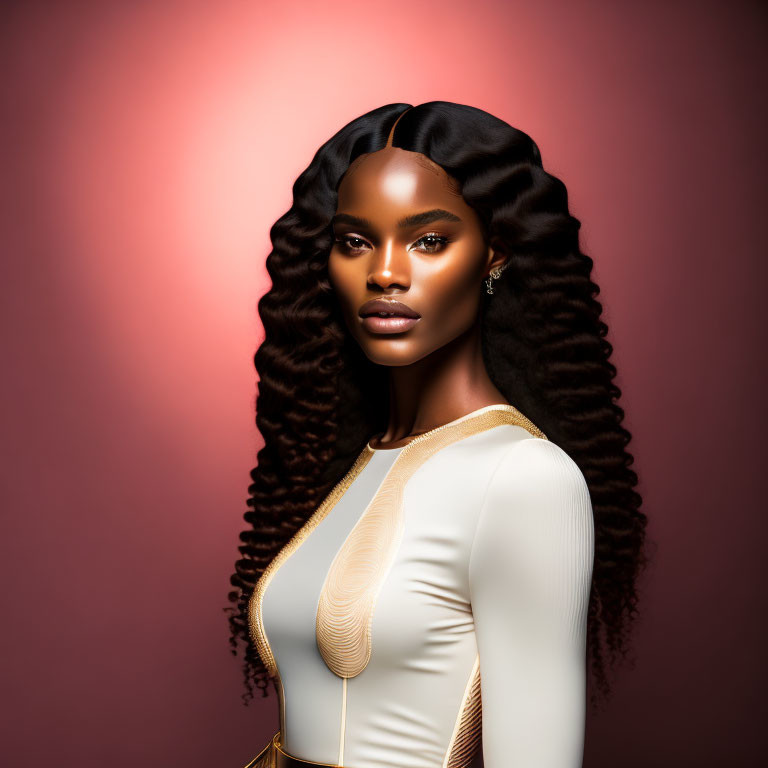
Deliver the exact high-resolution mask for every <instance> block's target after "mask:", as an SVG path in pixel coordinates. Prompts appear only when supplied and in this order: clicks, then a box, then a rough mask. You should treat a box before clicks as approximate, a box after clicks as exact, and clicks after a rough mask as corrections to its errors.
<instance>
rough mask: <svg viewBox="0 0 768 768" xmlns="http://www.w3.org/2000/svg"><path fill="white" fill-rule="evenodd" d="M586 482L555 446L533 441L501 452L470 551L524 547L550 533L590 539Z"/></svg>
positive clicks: (513, 444) (590, 517)
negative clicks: (499, 547) (500, 545)
mask: <svg viewBox="0 0 768 768" xmlns="http://www.w3.org/2000/svg"><path fill="white" fill-rule="evenodd" d="M593 526H594V523H593V512H592V504H591V499H590V494H589V488H588V486H587V482H586V480H585V478H584V475H583V474H582V472H581V470H580V469H579V466H578V465H577V464H576V462H575V461H574V460H573V459H572V458H571V457H570V456H569V455H568V454H567V453H566V451H564V450H563V449H562V448H561V447H560V446H558V445H557V444H555V443H553V442H551V441H549V440H545V439H542V438H538V437H529V438H526V439H523V440H516V441H515V442H513V443H512V444H510V445H508V447H507V448H506V449H505V450H504V451H503V453H502V454H501V456H500V458H499V459H498V461H497V463H496V465H495V467H494V469H493V472H492V474H491V476H490V479H489V481H488V484H487V487H486V490H485V494H484V497H483V502H482V506H481V509H480V513H479V518H478V522H477V526H476V532H475V539H474V543H473V551H474V552H475V554H476V550H478V549H480V550H483V551H486V550H487V549H488V548H489V547H490V548H493V547H495V546H497V545H498V544H499V543H501V542H505V543H507V544H508V543H509V542H510V541H513V542H517V543H518V544H520V546H530V545H531V543H532V540H533V539H541V540H547V539H548V538H550V537H551V536H552V534H553V532H554V531H556V530H559V531H566V530H567V531H569V532H574V533H578V534H579V536H581V537H582V538H590V539H591V538H592V536H593Z"/></svg>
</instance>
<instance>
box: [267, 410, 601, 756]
mask: <svg viewBox="0 0 768 768" xmlns="http://www.w3.org/2000/svg"><path fill="white" fill-rule="evenodd" d="M493 407H494V406H487V407H486V408H485V409H480V410H481V411H484V410H487V409H488V408H493ZM478 412H479V411H476V412H474V413H478ZM366 450H369V451H370V450H373V449H370V448H367V449H366ZM402 450H403V448H398V449H379V450H375V451H374V452H373V455H372V456H371V458H370V460H369V462H368V463H367V464H366V465H365V466H364V468H363V469H362V471H361V472H360V474H359V475H358V476H357V477H356V478H355V479H354V481H353V482H352V484H351V486H350V487H349V488H348V489H347V490H346V492H345V493H344V495H343V496H342V497H341V498H340V499H339V500H338V501H337V503H336V504H335V506H334V507H333V508H332V509H331V510H330V512H329V513H328V514H327V516H326V517H325V518H324V519H323V520H322V521H321V522H320V523H319V524H318V526H317V527H316V528H315V530H314V531H312V532H311V533H310V534H309V536H308V537H307V538H306V539H305V540H304V541H303V542H302V543H301V545H300V546H299V547H298V548H297V549H296V550H295V551H294V552H293V553H292V554H291V555H290V557H288V559H287V560H285V562H283V564H282V565H281V566H280V567H279V568H278V569H277V570H276V571H275V573H274V575H273V576H272V578H271V580H270V582H269V584H268V586H267V587H266V591H265V593H264V597H263V603H262V616H263V624H264V631H265V634H266V637H267V638H268V641H269V646H270V648H271V650H272V653H273V655H274V657H275V661H276V663H277V667H278V669H279V675H280V684H281V685H282V691H283V701H284V710H283V711H282V712H281V730H282V744H283V748H284V749H285V750H286V751H287V752H288V753H290V754H293V755H295V756H297V757H300V758H303V759H306V760H313V761H316V762H324V763H330V764H339V765H344V766H350V767H351V768H445V767H446V766H447V765H448V763H447V757H448V753H449V751H450V744H451V738H452V735H454V732H455V730H456V728H457V722H458V717H459V715H460V712H461V710H462V705H463V703H464V701H465V695H466V691H467V687H468V683H469V682H470V679H471V676H472V672H473V668H474V665H475V662H476V661H477V657H478V656H479V665H480V680H481V691H482V759H481V760H480V761H478V762H477V763H476V764H478V765H484V768H516V767H517V766H519V767H520V768H523V767H525V768H579V766H581V764H582V753H583V738H584V721H585V683H586V678H585V670H586V658H585V640H586V617H587V604H588V599H589V589H590V582H591V576H592V564H593V556H594V529H593V520H592V507H591V504H590V498H589V491H588V488H587V485H586V482H585V480H584V477H583V475H582V473H581V472H580V470H579V468H578V466H577V465H576V464H575V462H574V461H573V460H572V459H571V458H570V457H569V456H568V455H567V454H566V453H565V452H564V451H563V450H562V449H561V448H559V447H558V446H557V445H555V444H554V443H552V442H550V441H547V440H543V439H541V438H537V437H533V436H531V434H530V433H529V432H527V431H526V430H525V429H523V428H522V427H520V426H516V425H512V424H501V425H498V426H495V427H493V428H491V429H487V430H485V431H482V432H479V433H476V434H470V435H468V436H467V437H463V438H461V439H459V440H457V441H456V442H454V443H452V444H451V445H448V446H446V447H444V448H442V449H440V450H439V451H438V452H437V453H435V454H434V455H433V456H431V457H430V458H428V459H427V460H426V461H424V463H423V464H422V465H421V466H420V467H419V468H418V469H417V470H416V472H415V473H414V474H413V475H412V476H411V477H410V479H409V480H408V481H407V483H406V484H405V487H404V489H403V502H402V505H403V506H402V510H403V516H404V528H403V534H402V539H401V541H400V543H399V546H398V549H397V554H396V557H395V560H394V562H393V564H392V567H391V569H390V571H389V572H388V574H387V577H386V580H385V582H384V584H383V586H382V588H381V591H380V592H379V594H378V596H377V598H376V603H375V610H374V614H373V619H372V623H371V638H372V640H371V646H372V647H371V657H370V660H369V661H368V664H367V666H366V667H365V669H363V671H362V672H361V673H360V674H358V675H356V676H355V677H351V678H349V679H346V680H345V679H343V678H340V677H338V676H336V675H335V674H334V673H333V672H331V671H330V669H329V668H328V667H327V666H326V664H325V662H324V660H323V657H322V656H321V655H320V652H319V650H318V646H317V637H316V623H315V622H316V618H317V608H318V601H319V597H320V591H321V589H322V587H323V583H324V580H325V577H326V574H327V573H328V570H329V567H330V566H331V563H332V562H333V559H334V557H335V555H336V553H337V552H338V551H339V548H340V547H341V546H342V544H343V543H344V541H345V539H346V537H347V536H348V534H349V533H350V531H351V530H352V528H353V526H354V525H355V523H356V522H357V521H358V519H359V518H360V517H361V515H362V514H363V512H364V511H365V509H366V507H367V506H368V504H369V502H370V501H371V499H372V498H373V497H374V495H375V494H376V492H377V489H378V488H379V487H380V485H381V483H382V481H383V479H384V478H385V476H386V475H387V473H388V472H389V471H390V470H391V469H392V467H393V465H394V463H395V460H396V459H397V456H398V455H399V453H400V452H401V451H402Z"/></svg>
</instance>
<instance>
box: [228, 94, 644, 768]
mask: <svg viewBox="0 0 768 768" xmlns="http://www.w3.org/2000/svg"><path fill="white" fill-rule="evenodd" d="M293 192H294V204H293V207H292V208H291V209H290V210H289V211H288V212H287V213H286V214H285V215H284V216H283V217H282V218H281V219H280V220H278V222H277V223H276V224H275V225H274V227H273V228H272V230H271V233H270V234H271V238H272V243H273V246H274V249H273V251H272V253H271V254H270V255H269V257H268V259H267V269H268V271H269V274H270V276H271V278H272V281H273V285H272V288H271V289H270V291H269V292H268V293H267V294H266V295H265V296H264V297H263V298H262V299H261V301H260V302H259V311H260V315H261V318H262V321H263V324H264V329H265V340H264V342H263V343H262V345H261V346H260V348H259V350H258V352H257V354H256V356H255V363H256V368H257V370H258V372H259V376H260V382H259V395H258V400H257V417H256V422H257V425H258V427H259V430H260V431H261V434H262V436H263V438H264V440H265V444H264V447H263V448H262V449H261V451H260V452H259V454H258V466H257V467H256V469H254V470H253V472H252V478H253V484H252V485H251V487H250V488H249V492H250V494H251V498H250V501H249V506H250V507H251V509H250V510H249V511H248V512H246V514H245V519H246V521H247V522H248V524H249V526H250V527H249V528H248V530H246V531H244V532H243V533H242V534H241V536H240V538H241V540H242V546H240V552H241V553H242V558H241V559H240V560H238V562H237V566H236V574H235V575H234V576H233V577H232V584H233V585H234V586H235V587H236V591H233V592H231V593H230V600H231V601H232V602H234V603H236V606H235V608H233V609H230V611H231V616H230V622H231V627H232V639H231V643H232V646H233V649H234V650H236V642H237V638H238V637H240V638H242V639H244V640H246V642H247V646H246V651H245V667H246V684H247V687H248V695H249V696H250V695H252V692H253V688H252V681H255V682H256V683H257V685H258V686H259V687H261V688H262V689H263V690H264V695H266V688H267V679H271V680H272V682H273V684H274V685H275V689H276V692H277V694H278V697H279V717H280V730H279V732H278V733H277V734H276V735H275V738H274V739H273V741H272V742H271V743H270V744H269V745H267V746H266V747H265V748H264V749H263V750H262V752H261V753H260V754H259V755H258V756H257V757H256V758H254V759H253V760H252V761H251V763H249V766H254V767H255V766H267V765H269V766H272V765H277V766H300V765H302V766H306V765H333V766H352V768H373V767H374V766H376V768H381V767H383V766H390V767H398V768H406V767H412V768H416V767H417V766H430V767H431V766H434V767H435V768H446V767H447V766H451V767H455V766H470V765H473V766H476V765H484V766H485V768H508V767H509V766H516V765H520V766H537V768H540V767H541V766H558V767H564V766H569V767H573V766H580V765H581V762H582V754H583V741H584V722H585V709H586V706H585V699H586V685H587V670H586V667H587V662H588V658H589V660H590V661H591V671H592V676H593V678H594V680H595V682H596V684H597V690H598V691H601V692H602V693H608V692H609V685H608V683H607V679H606V675H605V659H604V656H605V654H604V653H603V651H604V650H605V647H606V645H607V648H608V649H609V651H610V652H611V654H612V659H613V658H615V655H616V654H617V653H625V652H626V631H627V628H628V625H629V623H630V621H631V619H632V617H633V615H634V613H635V612H636V603H637V596H636V593H635V581H636V577H637V575H638V573H639V570H640V568H641V567H642V565H643V564H644V554H643V540H644V529H645V523H646V519H645V516H644V515H643V514H642V513H641V512H640V511H639V506H640V501H641V499H640V497H639V495H638V494H637V493H636V492H635V491H634V490H633V487H634V486H635V485H636V484H637V477H636V475H635V473H634V472H633V471H632V470H631V469H630V468H629V465H630V464H631V461H632V458H631V456H630V455H629V454H628V453H627V451H626V450H625V446H626V444H627V442H628V440H629V433H628V432H627V431H626V430H625V429H624V428H622V427H621V426H620V422H621V421H622V419H623V411H622V409H621V408H620V407H619V406H618V405H616V404H615V402H614V401H615V400H616V399H617V398H618V397H619V395H620V391H619V389H618V388H617V387H616V386H615V385H614V384H613V383H612V379H613V378H614V376H615V373H616V370H615V367H614V366H613V365H612V364H611V363H610V362H609V361H608V358H609V356H610V354H611V352H612V347H611V345H610V344H609V343H608V342H607V341H606V339H605V336H606V333H607V327H606V325H605V324H604V323H603V322H601V320H600V312H601V305H600V304H599V303H598V302H597V301H596V300H595V298H594V297H595V295H596V294H597V293H598V290H599V289H598V287H597V286H596V285H595V283H594V282H592V281H591V280H590V273H591V269H592V260H591V259H590V258H589V257H588V256H585V255H584V254H582V253H581V252H580V250H579V244H578V230H579V226H580V224H579V222H578V220H577V219H575V218H574V217H573V216H571V215H569V213H568V205H567V193H566V189H565V187H564V185H563V184H562V182H560V181H559V180H558V179H556V178H554V177H553V176H551V175H550V174H548V173H547V172H546V171H544V170H543V168H542V163H541V157H540V154H539V150H538V148H537V146H536V144H535V143H534V142H533V141H532V140H531V139H530V137H528V136H527V135H526V134H525V133H522V132H521V131H518V130H516V129H514V128H512V127H510V126H509V125H508V124H506V123H505V122H503V121H501V120H499V119H497V118H495V117H493V116H491V115H489V114H487V113H486V112H483V111H481V110H479V109H475V108H472V107H469V106H464V105H460V104H453V103H450V102H439V101H438V102H430V103H426V104H422V105H419V106H417V107H411V106H410V105H407V104H391V105H387V106H385V107H381V108H379V109H376V110H374V111H372V112H369V113H368V114H365V115H363V116H362V117H360V118H358V119H356V120H354V121H352V122H351V123H350V124H349V125H347V126H345V127H344V128H343V129H342V130H341V131H339V132H338V133H337V134H336V135H335V136H334V137H333V138H331V139H330V140H329V141H328V142H327V143H326V144H324V145H323V146H322V147H321V148H320V150H319V151H318V152H317V154H316V156H315V158H314V159H313V161H312V163H311V164H310V166H309V167H308V168H307V170H306V171H304V172H303V173H302V174H301V176H300V177H299V178H298V180H297V181H296V184H295V186H294V189H293ZM603 635H604V637H605V640H603V638H602V636H603ZM606 641H607V642H606ZM587 647H588V648H589V654H587ZM234 650H233V652H234Z"/></svg>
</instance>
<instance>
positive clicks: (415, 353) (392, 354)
mask: <svg viewBox="0 0 768 768" xmlns="http://www.w3.org/2000/svg"><path fill="white" fill-rule="evenodd" d="M358 343H359V344H360V348H361V349H362V350H363V353H364V354H365V356H366V357H367V358H368V359H369V360H370V361H371V362H372V363H376V365H386V366H388V367H390V368H398V367H402V366H405V365H412V364H413V363H417V362H418V361H419V360H421V359H423V358H425V357H426V356H427V355H429V354H430V353H431V352H433V351H434V350H433V349H424V348H423V347H421V346H416V345H414V344H413V342H412V341H408V340H407V339H404V338H403V339H396V338H394V337H393V338H390V339H383V338H380V339H377V340H376V341H371V340H369V339H366V340H365V342H362V343H361V342H360V340H358Z"/></svg>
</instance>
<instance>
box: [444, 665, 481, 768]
mask: <svg viewBox="0 0 768 768" xmlns="http://www.w3.org/2000/svg"><path fill="white" fill-rule="evenodd" d="M482 726H483V708H482V702H481V699H480V657H479V656H477V657H476V658H475V663H474V666H473V667H472V673H471V674H470V676H469V683H468V684H467V688H466V690H465V691H464V696H463V698H462V706H461V709H460V710H459V716H458V718H457V721H456V726H455V727H454V731H453V734H452V735H451V742H450V744H449V745H448V751H447V752H446V755H445V761H444V762H443V768H469V766H470V765H471V764H472V758H474V756H475V753H476V752H477V750H478V747H479V746H480V744H481V740H482V733H483V728H482Z"/></svg>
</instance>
